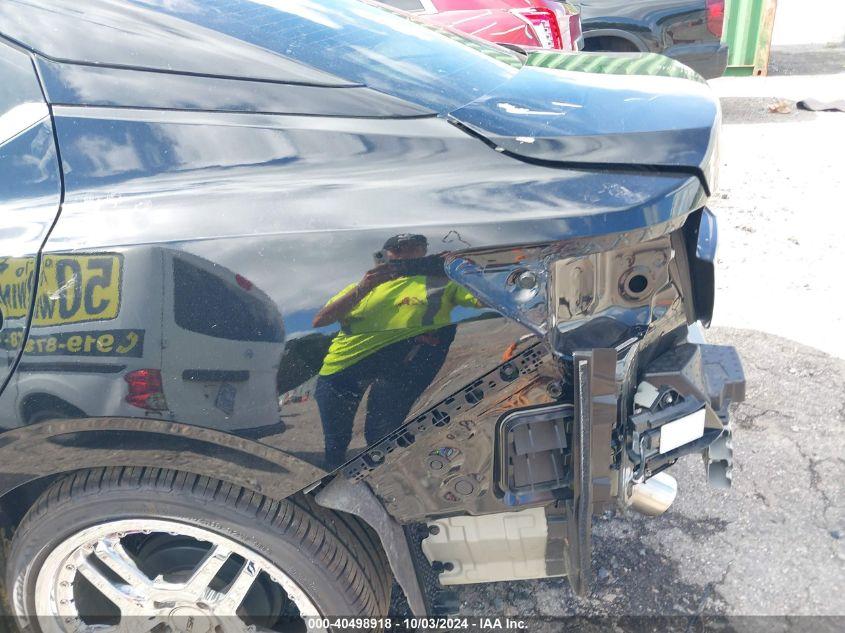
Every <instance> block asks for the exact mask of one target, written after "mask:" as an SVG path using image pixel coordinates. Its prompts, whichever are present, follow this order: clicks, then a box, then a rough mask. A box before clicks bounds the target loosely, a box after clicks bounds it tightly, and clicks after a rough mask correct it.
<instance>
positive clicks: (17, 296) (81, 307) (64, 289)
mask: <svg viewBox="0 0 845 633" xmlns="http://www.w3.org/2000/svg"><path fill="white" fill-rule="evenodd" d="M33 271H34V261H33V259H32V258H31V257H29V258H14V257H4V258H0V309H2V310H3V315H4V317H5V318H6V319H15V318H23V317H25V316H26V314H27V312H28V310H29V305H30V301H31V295H30V292H31V289H32V277H33ZM122 279H123V256H122V255H119V254H116V253H99V254H96V255H46V256H45V257H44V259H43V260H42V262H41V275H40V281H39V284H38V295H37V296H36V300H35V313H34V314H33V318H32V325H33V326H36V327H38V326H44V325H64V324H66V323H83V322H86V321H106V320H108V319H114V318H116V317H117V315H118V313H119V312H120V297H121V282H122Z"/></svg>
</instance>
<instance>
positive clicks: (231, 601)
mask: <svg viewBox="0 0 845 633" xmlns="http://www.w3.org/2000/svg"><path fill="white" fill-rule="evenodd" d="M257 577H258V569H257V568H256V567H255V563H253V562H252V561H250V560H248V561H245V562H244V564H243V566H242V567H241V569H240V571H239V572H238V575H237V576H235V579H234V580H233V581H232V582H231V583H230V585H229V587H228V588H227V589H226V590H225V591H223V592H221V594H220V598H218V603H219V605H220V607H221V612H222V613H224V614H226V615H235V611H236V610H237V608H238V607H239V606H241V603H242V602H243V601H244V598H245V597H246V594H247V592H249V590H250V588H251V587H252V585H253V583H254V582H255V579H256V578H257Z"/></svg>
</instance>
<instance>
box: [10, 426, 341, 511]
mask: <svg viewBox="0 0 845 633" xmlns="http://www.w3.org/2000/svg"><path fill="white" fill-rule="evenodd" d="M109 466H127V467H140V468H143V467H151V468H153V467H155V468H169V469H173V470H178V471H183V472H189V473H192V474H196V475H204V476H207V477H213V478H215V479H219V480H221V481H224V482H226V483H231V484H234V485H237V486H242V487H244V488H247V489H249V490H253V491H255V492H257V493H260V494H264V495H266V496H268V497H271V498H273V499H278V500H281V499H285V498H287V497H289V496H291V495H292V494H294V493H296V492H299V491H301V490H303V489H304V488H306V487H308V486H309V485H310V484H314V483H317V482H319V481H320V480H321V479H322V478H323V477H324V476H325V475H326V473H325V472H324V471H323V470H321V469H320V468H317V467H316V466H313V465H311V464H309V463H307V462H305V461H303V460H301V459H299V458H297V457H295V456H293V455H291V454H289V453H286V452H284V451H282V450H279V449H275V448H273V447H269V446H267V445H264V444H260V443H258V442H255V441H253V440H250V439H247V438H243V437H238V436H234V435H230V434H228V433H224V432H221V431H216V430H212V429H207V428H201V427H194V426H190V425H185V424H177V423H173V422H167V421H163V420H139V419H133V418H87V419H59V420H49V421H45V422H40V423H37V424H34V425H31V426H25V427H19V428H17V429H13V430H10V431H7V432H5V433H3V434H2V435H0V518H2V519H3V521H4V522H5V523H6V524H7V525H15V524H16V520H20V518H21V517H22V516H23V515H24V514H25V513H26V510H27V509H28V508H29V506H30V505H31V503H32V502H33V501H34V500H35V498H37V496H38V495H39V494H40V492H41V491H43V489H44V488H46V487H47V486H48V485H49V484H50V482H52V481H53V480H54V479H56V478H57V477H60V476H63V475H67V474H70V473H73V472H75V471H78V470H81V469H89V468H103V467H109ZM27 502H28V505H25V504H27ZM24 505H25V507H22V506H24Z"/></svg>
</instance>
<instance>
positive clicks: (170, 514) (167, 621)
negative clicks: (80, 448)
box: [7, 468, 391, 633]
mask: <svg viewBox="0 0 845 633" xmlns="http://www.w3.org/2000/svg"><path fill="white" fill-rule="evenodd" d="M7 574H8V579H7V583H8V584H7V586H8V587H9V588H10V589H11V599H12V600H11V601H12V606H13V609H14V611H15V616H16V617H17V619H18V623H19V624H20V626H21V628H22V629H23V630H25V631H40V632H43V633H47V632H50V633H52V632H54V631H57V632H58V631H80V630H82V631H84V630H92V631H93V630H97V631H101V630H109V629H113V630H115V631H132V632H133V633H141V632H142V631H154V632H156V633H159V632H161V633H166V632H167V631H173V632H175V631H197V632H199V631H203V632H204V631H208V632H209V633H212V632H222V631H244V632H246V631H262V630H266V631H297V630H302V631H304V630H305V628H306V622H307V621H308V619H309V618H311V617H314V616H323V617H325V616H355V617H362V616H363V617H366V616H378V615H385V614H386V613H387V609H388V604H389V599H390V587H391V578H390V573H389V567H388V565H387V562H386V560H385V558H384V555H383V553H382V550H381V548H380V546H379V545H378V541H377V537H376V536H375V535H374V533H373V532H372V530H370V529H369V528H368V527H367V526H365V525H364V524H362V523H361V522H359V521H358V520H356V519H355V518H353V517H351V516H348V515H341V514H337V513H333V512H330V511H328V510H326V509H324V508H321V507H320V506H316V505H314V504H313V503H312V502H311V501H310V500H309V499H308V498H306V497H304V496H297V497H294V498H292V499H289V500H286V501H276V500H271V499H268V498H267V497H264V496H262V495H259V494H257V493H253V492H251V491H248V490H245V489H243V488H239V487H237V486H233V485H230V484H226V483H223V482H220V481H216V480H214V479H210V478H208V477H202V476H199V475H192V474H187V473H181V472H176V471H171V470H164V469H157V468H105V469H94V470H88V471H80V472H77V473H74V474H72V475H70V476H68V477H66V478H64V479H61V480H59V481H57V482H55V483H54V484H53V485H52V486H51V487H50V488H49V489H48V490H47V491H46V492H45V493H44V494H43V495H42V496H41V497H40V498H39V499H38V501H37V502H36V503H35V504H34V506H33V507H32V508H31V509H30V511H29V513H28V514H27V516H26V517H25V518H24V520H23V521H22V522H21V525H20V526H19V528H18V530H17V531H16V532H15V536H14V539H13V542H12V550H11V554H10V557H9V564H8V566H7Z"/></svg>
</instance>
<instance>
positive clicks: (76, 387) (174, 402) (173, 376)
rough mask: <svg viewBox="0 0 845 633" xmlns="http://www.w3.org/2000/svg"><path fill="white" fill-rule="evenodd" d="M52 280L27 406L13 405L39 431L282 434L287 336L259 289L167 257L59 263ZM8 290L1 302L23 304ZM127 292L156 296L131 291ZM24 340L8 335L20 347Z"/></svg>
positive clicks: (40, 315)
mask: <svg viewBox="0 0 845 633" xmlns="http://www.w3.org/2000/svg"><path fill="white" fill-rule="evenodd" d="M10 263H11V264H12V265H11V266H10V270H14V269H15V268H20V266H21V265H23V264H22V263H21V262H10ZM44 270H45V272H46V274H45V275H44V276H43V277H42V280H41V290H42V292H41V293H40V294H39V298H40V299H47V298H49V299H52V300H43V301H40V302H38V303H37V304H36V311H35V315H34V318H33V323H32V329H31V332H30V335H29V338H28V340H27V343H26V347H25V352H26V353H27V354H28V360H27V361H26V362H25V363H22V364H21V365H20V367H19V368H18V372H19V377H18V380H17V381H16V383H15V389H16V392H17V394H16V395H17V397H16V398H15V399H14V401H13V402H12V401H10V400H6V401H5V402H4V404H6V406H14V407H18V408H19V409H20V415H21V416H22V418H23V419H24V420H25V421H26V423H27V424H35V423H37V422H41V421H44V420H48V419H55V418H75V417H85V416H98V415H111V416H113V415H126V416H138V415H148V416H152V417H156V418H164V419H173V420H176V419H193V418H198V417H202V418H203V419H204V420H208V421H209V423H210V426H212V427H213V428H217V429H221V430H224V429H225V430H243V429H246V428H252V427H264V428H266V427H268V426H269V427H272V426H273V425H276V426H278V422H279V413H278V409H277V408H276V407H274V406H273V402H274V401H275V394H276V376H277V371H278V367H279V361H280V359H281V356H282V350H283V347H284V326H283V324H282V317H281V314H280V313H279V310H278V308H277V307H276V306H275V304H274V303H273V302H272V301H271V300H270V298H269V297H268V296H267V295H266V294H265V293H264V292H263V291H262V290H261V289H259V288H257V287H256V286H255V285H254V284H253V283H252V282H251V281H250V280H249V279H247V278H246V277H244V276H242V275H240V274H237V273H234V272H232V271H231V270H228V269H226V268H223V267H222V266H220V265H217V264H213V263H212V262H209V261H207V260H204V259H202V258H200V257H197V256H194V255H191V254H188V253H184V252H177V251H173V250H169V249H166V248H154V249H150V250H148V251H144V252H131V253H129V254H124V253H121V252H117V251H115V252H105V253H97V254H96V255H51V256H50V257H47V258H45V262H44ZM4 281H6V278H5V277H3V276H0V296H3V297H6V296H7V295H9V296H12V295H11V293H10V292H7V287H8V284H4ZM127 284H136V285H138V286H140V285H143V286H144V287H146V288H148V289H149V291H148V294H146V295H140V294H133V293H128V292H124V291H123V288H124V287H125V286H126V285H127ZM45 286H46V288H45ZM45 291H46V292H45ZM4 307H5V306H4ZM118 316H120V317H121V319H120V327H119V328H115V327H114V325H113V323H114V321H115V320H116V319H117V318H118ZM133 326H134V327H133ZM13 334H14V333H13V331H7V330H4V339H3V340H4V342H5V343H6V346H7V347H9V348H10V349H13V341H10V340H9V337H10V336H13ZM69 374H72V375H73V380H68V376H69ZM115 374H118V375H122V377H123V380H122V381H115V380H114V379H113V377H114V376H115Z"/></svg>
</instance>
